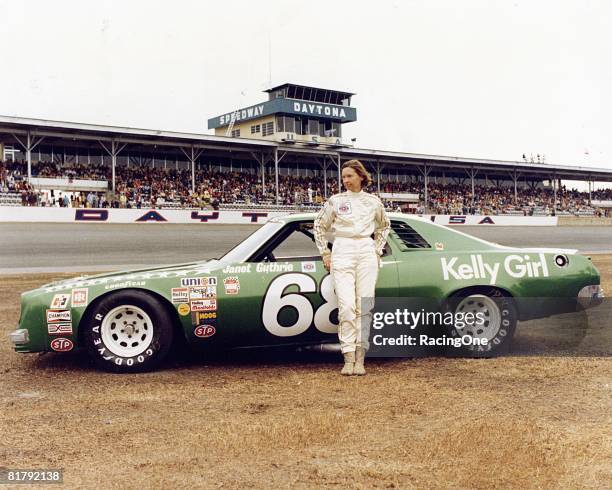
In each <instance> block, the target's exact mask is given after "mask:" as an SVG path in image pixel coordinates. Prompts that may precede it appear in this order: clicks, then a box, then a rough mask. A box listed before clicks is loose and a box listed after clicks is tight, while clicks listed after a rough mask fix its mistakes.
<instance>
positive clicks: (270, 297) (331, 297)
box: [262, 273, 338, 337]
mask: <svg viewBox="0 0 612 490" xmlns="http://www.w3.org/2000/svg"><path fill="white" fill-rule="evenodd" d="M292 285H295V286H297V287H298V290H299V292H298V293H289V294H285V295H283V291H284V290H285V289H286V288H287V287H288V286H292ZM316 291H317V283H316V282H315V280H314V279H313V278H312V277H311V276H309V275H307V274H300V273H291V274H283V275H280V276H278V277H276V278H275V279H274V280H273V281H272V282H271V283H270V286H269V287H268V290H267V291H266V295H265V298H264V303H263V309H262V310H263V311H262V321H263V324H264V327H266V330H268V332H270V333H271V334H272V335H277V336H279V337H292V336H294V335H299V334H301V333H304V332H305V331H306V330H308V327H310V324H311V323H312V322H313V318H314V325H315V328H316V329H317V330H319V331H320V332H323V333H336V332H337V331H338V325H335V324H333V323H332V322H331V319H330V315H331V313H332V311H334V309H336V308H337V307H338V299H337V297H336V295H335V293H334V286H333V283H332V280H331V276H330V275H327V276H325V277H324V278H323V280H322V281H321V288H320V291H321V297H322V298H323V300H324V302H323V304H321V306H319V308H318V309H317V311H316V312H314V311H313V306H312V303H311V302H310V301H309V300H308V298H306V296H304V293H315V292H316ZM287 306H289V307H293V308H295V310H296V311H297V314H298V318H297V320H296V321H295V323H294V324H293V325H290V326H283V325H281V324H280V323H279V322H278V314H279V313H280V311H281V309H283V308H285V307H287Z"/></svg>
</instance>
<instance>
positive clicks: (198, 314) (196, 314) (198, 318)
mask: <svg viewBox="0 0 612 490" xmlns="http://www.w3.org/2000/svg"><path fill="white" fill-rule="evenodd" d="M191 317H192V318H193V323H195V324H196V325H199V324H200V323H214V322H215V320H216V318H217V312H216V311H193V312H191Z"/></svg>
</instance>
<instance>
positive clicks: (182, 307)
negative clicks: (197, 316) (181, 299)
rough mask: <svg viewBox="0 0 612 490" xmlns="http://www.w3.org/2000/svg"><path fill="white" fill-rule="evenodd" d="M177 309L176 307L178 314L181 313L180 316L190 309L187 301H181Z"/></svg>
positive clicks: (187, 313) (186, 313) (187, 312)
mask: <svg viewBox="0 0 612 490" xmlns="http://www.w3.org/2000/svg"><path fill="white" fill-rule="evenodd" d="M177 309H178V312H179V315H182V316H185V315H189V312H190V311H191V310H190V309H189V305H188V304H187V303H181V304H180V305H178V308H177Z"/></svg>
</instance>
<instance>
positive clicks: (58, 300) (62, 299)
mask: <svg viewBox="0 0 612 490" xmlns="http://www.w3.org/2000/svg"><path fill="white" fill-rule="evenodd" d="M68 301H70V295H69V294H56V295H55V296H53V299H52V300H51V308H66V307H67V306H68Z"/></svg>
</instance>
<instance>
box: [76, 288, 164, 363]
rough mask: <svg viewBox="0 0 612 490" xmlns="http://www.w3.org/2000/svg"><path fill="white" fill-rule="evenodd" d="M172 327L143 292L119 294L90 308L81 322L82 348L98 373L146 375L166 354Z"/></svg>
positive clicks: (157, 303) (159, 305) (161, 308)
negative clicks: (99, 370) (98, 368)
mask: <svg viewBox="0 0 612 490" xmlns="http://www.w3.org/2000/svg"><path fill="white" fill-rule="evenodd" d="M172 325H173V321H172V317H171V316H170V314H169V313H168V311H167V310H166V308H164V306H163V304H162V303H161V302H160V301H159V300H158V299H156V298H155V297H153V296H151V295H150V294H148V293H146V292H144V291H138V290H126V291H120V292H116V293H113V294H111V295H109V296H106V297H104V298H103V299H102V300H101V301H100V302H98V303H96V304H95V305H92V309H91V311H89V312H88V315H87V317H86V318H85V324H84V327H83V328H84V330H83V344H84V346H85V348H86V350H87V352H88V354H89V356H90V358H91V359H92V360H93V362H94V364H95V365H96V366H98V367H100V368H102V369H105V370H107V371H111V372H115V373H133V372H140V371H149V370H152V369H154V368H155V367H157V365H159V363H160V362H161V361H162V360H163V359H164V358H165V357H166V355H167V354H168V351H169V350H170V347H171V346H172V339H173V327H172Z"/></svg>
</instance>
